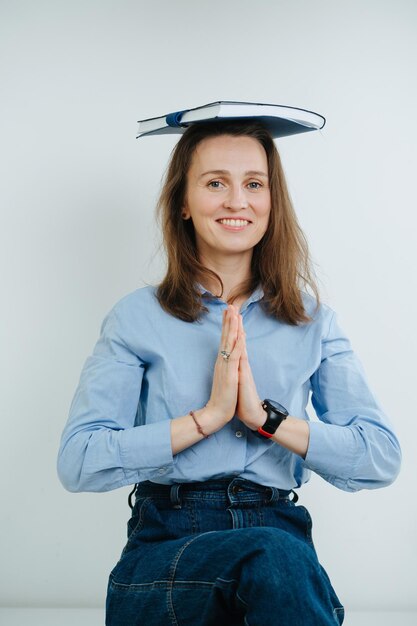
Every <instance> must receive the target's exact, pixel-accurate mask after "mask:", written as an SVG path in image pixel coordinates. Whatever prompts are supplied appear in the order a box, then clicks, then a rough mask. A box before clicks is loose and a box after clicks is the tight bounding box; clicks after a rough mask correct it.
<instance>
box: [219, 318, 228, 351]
mask: <svg viewBox="0 0 417 626" xmlns="http://www.w3.org/2000/svg"><path fill="white" fill-rule="evenodd" d="M229 326H230V316H229V310H228V309H225V310H224V312H223V322H222V334H221V338H220V350H227V346H226V344H227V337H228V335H229ZM220 350H219V352H220Z"/></svg>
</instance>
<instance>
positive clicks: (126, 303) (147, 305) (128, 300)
mask: <svg viewBox="0 0 417 626" xmlns="http://www.w3.org/2000/svg"><path fill="white" fill-rule="evenodd" d="M156 290H157V287H156V286H154V285H146V287H140V288H139V289H135V290H134V291H132V292H130V293H128V294H126V295H125V296H123V297H122V298H120V300H118V301H117V302H116V303H115V305H114V306H113V308H112V311H114V312H115V313H116V314H117V315H120V316H123V315H127V314H129V313H132V312H136V311H150V310H152V309H154V308H159V309H161V307H160V305H159V302H158V299H157V297H156Z"/></svg>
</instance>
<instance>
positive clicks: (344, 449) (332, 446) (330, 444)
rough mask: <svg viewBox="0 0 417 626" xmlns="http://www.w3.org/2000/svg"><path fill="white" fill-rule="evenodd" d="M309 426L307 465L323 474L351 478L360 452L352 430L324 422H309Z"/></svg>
mask: <svg viewBox="0 0 417 626" xmlns="http://www.w3.org/2000/svg"><path fill="white" fill-rule="evenodd" d="M309 427H310V439H309V444H308V450H307V454H306V457H305V460H304V462H305V465H306V467H308V469H311V470H312V471H313V472H317V473H318V474H320V475H322V476H323V475H326V476H337V477H339V478H342V479H347V478H349V477H350V475H351V474H352V471H353V469H354V466H356V463H357V456H358V453H359V450H358V449H357V446H356V442H355V436H354V433H353V432H352V430H351V429H350V428H349V427H347V426H338V425H336V424H326V423H324V422H309Z"/></svg>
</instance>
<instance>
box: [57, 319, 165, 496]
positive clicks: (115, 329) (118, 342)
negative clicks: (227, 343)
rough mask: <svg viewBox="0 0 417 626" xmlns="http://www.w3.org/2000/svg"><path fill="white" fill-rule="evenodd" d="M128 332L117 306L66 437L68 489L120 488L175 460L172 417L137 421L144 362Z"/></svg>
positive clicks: (63, 470) (63, 476)
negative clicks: (129, 341) (126, 336)
mask: <svg viewBox="0 0 417 626" xmlns="http://www.w3.org/2000/svg"><path fill="white" fill-rule="evenodd" d="M123 335H124V333H123V322H122V320H121V316H119V313H118V310H117V307H115V308H114V309H113V310H112V311H111V312H110V313H109V314H108V316H107V317H106V318H105V320H104V322H103V325H102V328H101V334H100V338H99V340H98V342H97V344H96V346H95V348H94V351H93V354H92V356H90V357H89V358H88V359H87V361H86V363H85V365H84V368H83V370H82V372H81V377H80V381H79V384H78V387H77V390H76V392H75V395H74V398H73V401H72V403H71V407H70V412H69V417H68V421H67V424H66V426H65V429H64V431H63V434H62V437H61V445H60V449H59V453H58V466H57V469H58V476H59V478H60V480H61V482H62V484H63V485H64V487H65V488H66V489H68V490H69V491H108V490H110V489H116V488H117V487H122V486H124V485H129V484H132V483H135V482H137V481H138V480H139V478H140V477H142V476H143V477H145V476H151V475H155V474H157V472H158V470H159V468H161V467H165V466H167V465H169V464H171V463H172V452H171V445H170V428H169V421H161V422H158V423H156V424H148V425H145V426H135V420H136V414H137V410H138V403H139V396H140V391H141V385H142V379H143V374H144V369H145V363H144V362H143V361H142V360H141V359H140V358H139V356H137V355H136V354H135V353H134V352H132V350H130V348H129V347H128V345H127V344H126V341H125V339H124V337H123ZM142 479H144V478H142Z"/></svg>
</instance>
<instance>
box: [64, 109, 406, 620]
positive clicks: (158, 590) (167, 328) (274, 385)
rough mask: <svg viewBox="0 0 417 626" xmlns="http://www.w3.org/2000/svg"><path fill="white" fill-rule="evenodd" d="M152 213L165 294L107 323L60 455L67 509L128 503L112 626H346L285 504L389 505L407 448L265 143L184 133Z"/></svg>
mask: <svg viewBox="0 0 417 626" xmlns="http://www.w3.org/2000/svg"><path fill="white" fill-rule="evenodd" d="M159 209H160V214H161V217H162V227H163V235H164V241H165V246H166V251H167V256H168V270H167V274H166V277H165V279H164V280H163V281H162V283H161V284H160V285H159V286H158V287H157V288H154V287H145V288H143V289H138V290H137V291H135V292H134V293H133V294H130V295H128V296H127V297H125V298H123V299H122V300H121V301H120V302H119V303H118V304H116V306H115V307H114V308H113V309H112V311H111V312H110V313H109V315H108V316H107V318H106V320H105V321H104V323H103V327H102V332H101V337H100V339H99V341H98V343H97V345H96V347H95V349H94V353H93V355H92V356H91V357H90V358H89V359H87V362H86V364H85V367H84V369H83V372H82V375H81V379H80V383H79V386H78V389H77V392H76V394H75V397H74V400H73V403H72V406H71V411H70V417H69V420H68V423H67V426H66V428H65V430H64V433H63V437H62V443H61V449H60V453H59V463H58V469H59V475H60V478H61V480H62V482H63V484H64V486H65V487H66V488H67V489H69V490H71V491H106V490H110V489H115V488H117V487H122V486H125V485H130V484H135V485H136V487H135V495H136V503H135V505H134V507H133V511H132V517H131V519H130V520H129V523H128V542H127V545H126V546H125V548H124V550H123V553H122V556H121V558H120V560H119V562H118V563H117V565H116V566H115V568H114V569H113V571H112V573H111V575H110V580H109V587H108V596H107V617H106V624H107V625H108V626H116V625H122V624H123V625H126V624H129V625H144V624H146V626H152V625H153V624H155V625H158V626H160V625H161V624H164V625H165V624H178V625H180V624H181V625H182V624H184V625H185V624H190V625H192V624H196V625H197V624H204V625H208V624H211V625H213V626H214V625H216V626H218V625H219V624H225V625H226V624H227V625H228V626H232V625H234V624H246V625H250V626H269V625H270V624H271V625H272V624H278V623H279V624H281V625H291V626H295V625H296V624H300V625H303V626H310V625H314V626H317V625H318V624H320V625H321V626H327V625H329V626H330V625H331V624H333V625H334V624H341V623H342V621H343V607H342V606H341V604H340V602H339V600H338V598H337V596H336V594H335V592H334V590H333V588H332V586H331V584H330V581H329V578H328V576H327V574H326V573H325V571H324V570H323V568H322V567H321V566H320V564H319V562H318V560H317V555H316V552H315V549H314V546H313V542H312V537H311V518H310V516H309V514H308V512H307V510H306V509H305V508H304V507H303V506H299V505H296V501H297V499H298V497H297V496H296V495H295V493H294V491H293V489H294V488H297V487H300V486H301V485H302V484H303V483H304V482H305V481H306V480H307V479H308V477H309V473H310V470H313V471H315V472H316V473H318V474H319V475H321V476H322V477H323V478H324V479H325V480H327V481H328V482H330V483H332V484H333V485H335V486H336V487H339V488H340V489H343V490H346V491H356V490H358V489H362V488H376V487H383V486H385V485H388V484H390V483H391V482H392V481H393V480H394V479H395V477H396V475H397V473H398V471H399V465H400V448H399V444H398V441H397V439H396V437H395V435H394V433H393V431H392V429H391V427H390V425H389V422H388V420H387V418H386V416H385V415H384V413H383V412H382V410H381V408H380V407H379V406H378V404H377V403H376V401H375V399H374V397H373V395H372V394H371V392H370V390H369V388H368V386H367V383H366V380H365V378H364V375H363V372H362V369H361V366H360V364H359V363H358V361H357V359H356V357H355V355H354V354H353V353H352V350H351V348H350V345H349V341H348V339H347V338H346V337H345V335H344V334H343V332H342V331H341V329H340V327H339V326H338V323H337V321H336V319H335V315H334V313H333V311H332V310H331V309H330V308H329V307H327V306H325V305H323V304H320V303H319V298H318V294H317V290H316V288H315V285H314V282H313V280H312V277H311V274H310V272H309V262H308V254H307V246H306V244H305V240H304V238H303V235H302V232H301V230H300V228H299V226H298V224H297V220H296V217H295V214H294V212H293V209H292V206H291V202H290V199H289V195H288V192H287V188H286V184H285V179H284V175H283V171H282V168H281V165H280V160H279V156H278V153H277V151H276V148H275V145H274V142H273V139H272V138H271V136H270V134H269V132H268V131H267V130H266V129H264V128H263V127H262V125H261V124H259V123H256V122H248V121H244V122H237V121H233V122H218V123H209V124H195V125H193V126H191V127H190V128H189V129H188V130H187V131H186V132H185V133H184V135H183V136H182V138H181V139H180V141H179V142H178V144H177V146H176V147H175V149H174V152H173V156H172V158H171V162H170V166H169V169H168V172H167V176H166V181H165V184H164V187H163V190H162V194H161V197H160V202H159ZM305 285H307V286H310V289H311V290H312V292H313V294H314V296H313V295H308V294H307V293H306V292H305V291H303V290H302V287H303V286H305ZM310 391H311V393H312V403H313V406H314V408H315V410H316V412H317V415H318V418H319V421H314V422H309V421H308V415H307V413H306V404H307V401H308V397H309V392H310Z"/></svg>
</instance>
